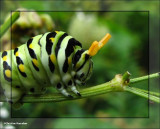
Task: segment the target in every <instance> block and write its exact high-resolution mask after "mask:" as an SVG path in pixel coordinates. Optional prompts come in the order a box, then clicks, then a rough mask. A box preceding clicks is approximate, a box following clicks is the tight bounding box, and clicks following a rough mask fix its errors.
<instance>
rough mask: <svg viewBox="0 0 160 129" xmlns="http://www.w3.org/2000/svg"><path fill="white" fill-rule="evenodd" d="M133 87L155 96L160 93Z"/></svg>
mask: <svg viewBox="0 0 160 129" xmlns="http://www.w3.org/2000/svg"><path fill="white" fill-rule="evenodd" d="M134 89H137V90H141V91H142V92H145V93H147V94H150V95H153V96H157V97H159V96H160V93H158V92H153V91H148V90H143V89H139V88H136V87H134Z"/></svg>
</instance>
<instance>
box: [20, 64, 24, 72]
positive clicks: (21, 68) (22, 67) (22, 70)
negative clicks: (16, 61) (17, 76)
mask: <svg viewBox="0 0 160 129" xmlns="http://www.w3.org/2000/svg"><path fill="white" fill-rule="evenodd" d="M19 69H20V71H21V72H24V65H22V64H20V65H19Z"/></svg>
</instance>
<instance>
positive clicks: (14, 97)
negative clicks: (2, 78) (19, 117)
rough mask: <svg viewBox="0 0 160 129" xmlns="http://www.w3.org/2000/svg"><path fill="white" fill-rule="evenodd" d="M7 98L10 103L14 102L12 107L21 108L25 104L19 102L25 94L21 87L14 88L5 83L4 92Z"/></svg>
mask: <svg viewBox="0 0 160 129" xmlns="http://www.w3.org/2000/svg"><path fill="white" fill-rule="evenodd" d="M4 94H5V96H6V99H7V101H8V102H9V103H11V104H12V107H13V108H15V109H18V108H20V107H21V106H22V105H23V104H22V103H20V102H19V100H20V99H21V98H22V96H23V95H24V93H23V91H21V90H20V89H17V88H14V87H12V89H11V86H10V85H5V92H4Z"/></svg>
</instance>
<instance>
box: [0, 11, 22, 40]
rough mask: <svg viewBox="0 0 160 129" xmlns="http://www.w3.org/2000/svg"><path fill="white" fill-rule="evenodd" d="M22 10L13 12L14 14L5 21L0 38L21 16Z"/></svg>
mask: <svg viewBox="0 0 160 129" xmlns="http://www.w3.org/2000/svg"><path fill="white" fill-rule="evenodd" d="M19 16H20V12H19V11H16V12H13V13H12V15H11V16H10V17H9V18H8V19H7V21H5V23H4V24H3V25H2V26H1V27H0V38H1V37H2V36H3V35H4V33H5V32H6V31H7V30H8V29H9V28H10V27H11V26H12V24H13V23H14V22H15V21H16V20H17V19H18V18H19Z"/></svg>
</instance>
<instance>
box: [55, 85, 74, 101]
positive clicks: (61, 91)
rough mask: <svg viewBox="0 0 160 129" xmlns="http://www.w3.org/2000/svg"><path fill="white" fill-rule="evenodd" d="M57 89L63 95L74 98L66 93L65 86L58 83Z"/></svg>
mask: <svg viewBox="0 0 160 129" xmlns="http://www.w3.org/2000/svg"><path fill="white" fill-rule="evenodd" d="M56 88H57V90H58V91H59V92H60V93H61V94H63V95H64V96H66V97H70V98H73V96H72V95H70V94H69V93H68V92H67V91H66V89H65V88H64V86H63V85H62V84H61V83H58V84H57V87H56Z"/></svg>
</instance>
